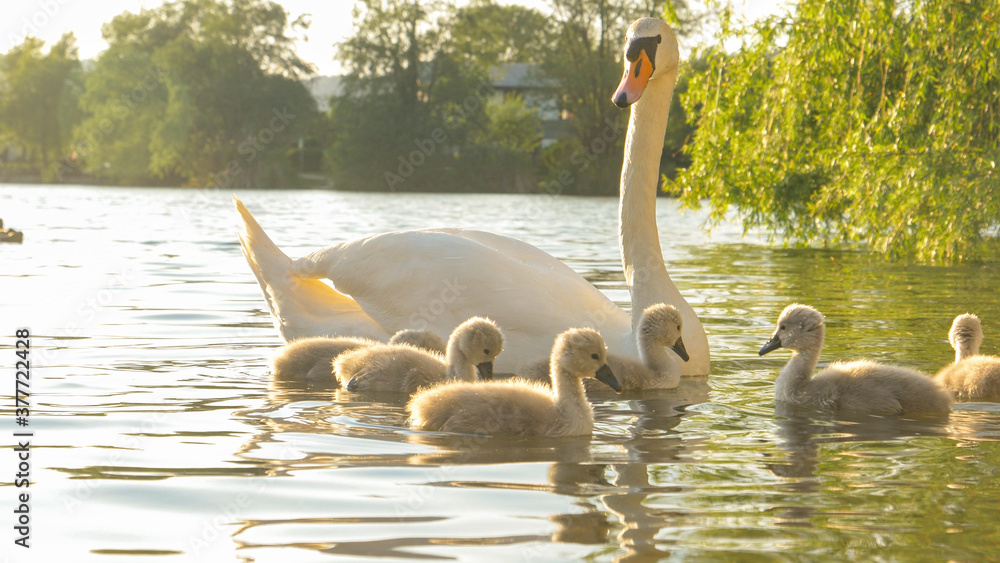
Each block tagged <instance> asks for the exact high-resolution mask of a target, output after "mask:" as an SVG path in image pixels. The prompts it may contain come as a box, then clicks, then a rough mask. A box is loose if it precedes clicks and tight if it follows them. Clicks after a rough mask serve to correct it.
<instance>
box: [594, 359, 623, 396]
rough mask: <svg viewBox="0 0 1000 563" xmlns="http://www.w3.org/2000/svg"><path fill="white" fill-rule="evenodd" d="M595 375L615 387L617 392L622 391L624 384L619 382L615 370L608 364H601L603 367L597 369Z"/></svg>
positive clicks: (599, 379)
mask: <svg viewBox="0 0 1000 563" xmlns="http://www.w3.org/2000/svg"><path fill="white" fill-rule="evenodd" d="M594 377H596V378H597V380H598V381H600V382H601V383H604V384H606V385H607V386H608V387H610V388H612V389H614V390H615V391H616V392H618V393H621V391H622V385H621V383H618V380H617V379H616V378H615V372H613V371H611V368H609V367H608V364H604V365H603V366H601V369H599V370H597V373H595V374H594Z"/></svg>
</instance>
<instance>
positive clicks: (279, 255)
mask: <svg viewBox="0 0 1000 563" xmlns="http://www.w3.org/2000/svg"><path fill="white" fill-rule="evenodd" d="M233 202H234V203H235V204H236V210H237V211H239V213H240V217H242V218H243V232H241V233H239V235H238V236H239V239H240V246H241V248H242V249H243V256H244V257H245V258H246V260H247V264H249V265H250V270H251V271H253V275H254V277H256V278H257V283H258V284H260V288H261V291H263V292H264V298H265V299H266V300H267V306H268V308H269V309H270V310H271V317H272V318H273V319H274V327H275V328H276V329H278V332H279V333H280V334H281V337H282V338H283V339H285V340H286V341H289V340H294V339H296V338H302V337H305V336H320V335H330V336H332V335H349V336H368V337H370V338H385V336H386V332H385V331H384V330H383V329H382V328H381V327H380V326H378V324H377V323H375V322H374V321H373V320H372V319H371V318H370V317H369V316H368V315H367V314H365V312H364V311H363V310H362V309H361V307H360V306H359V305H358V304H357V302H356V301H354V300H353V299H351V298H350V297H348V296H346V295H343V294H341V293H339V292H337V291H336V290H335V289H333V288H332V287H330V286H328V285H326V284H325V283H323V282H322V281H319V280H313V279H304V278H299V277H295V276H293V275H292V274H291V265H292V259H291V258H289V257H288V256H287V255H286V254H285V253H284V252H282V251H281V249H280V248H278V246H277V245H276V244H274V241H272V240H271V238H270V237H269V236H267V233H265V232H264V229H263V228H261V226H260V224H259V223H257V220H256V219H254V216H253V215H251V214H250V211H249V210H248V209H247V208H246V206H245V205H243V202H242V201H240V200H239V198H237V197H236V196H233Z"/></svg>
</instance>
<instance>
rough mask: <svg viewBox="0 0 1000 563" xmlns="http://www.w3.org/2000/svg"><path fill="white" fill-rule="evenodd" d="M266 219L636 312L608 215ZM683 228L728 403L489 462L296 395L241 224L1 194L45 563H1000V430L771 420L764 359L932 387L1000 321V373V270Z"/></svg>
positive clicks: (623, 411) (216, 211)
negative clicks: (876, 373)
mask: <svg viewBox="0 0 1000 563" xmlns="http://www.w3.org/2000/svg"><path fill="white" fill-rule="evenodd" d="M240 195H241V196H242V197H243V199H244V201H245V202H246V203H247V204H248V205H249V206H250V207H251V209H253V210H254V212H255V214H256V215H257V217H258V219H259V220H260V221H261V222H262V224H264V225H265V226H266V228H267V229H268V231H269V233H270V234H271V235H272V236H273V237H274V238H275V240H276V242H277V243H278V244H279V245H281V246H282V248H283V249H285V250H286V251H287V252H288V253H289V254H290V255H292V256H298V255H301V254H303V253H305V252H307V251H310V250H313V249H315V248H316V247H318V246H320V245H322V244H325V243H327V242H333V241H339V240H345V239H351V238H355V237H357V236H361V235H364V234H370V233H373V232H379V231H386V230H393V229H403V228H417V227H430V226H443V225H455V226H463V225H464V226H474V227H476V228H484V229H487V230H491V231H496V232H501V233H505V234H510V235H512V236H516V237H519V238H522V239H524V240H526V241H528V242H530V243H532V244H535V245H536V246H539V247H540V248H542V249H544V250H546V251H548V252H550V253H552V254H554V255H555V256H557V257H559V258H561V259H564V260H566V261H567V262H568V263H570V264H571V265H572V266H573V267H574V268H576V269H577V270H578V271H580V272H581V273H582V274H583V275H585V276H586V277H587V278H588V279H589V280H591V281H592V282H593V283H594V284H595V285H597V286H598V287H599V288H600V289H601V290H602V291H604V292H606V294H607V295H609V296H610V297H611V298H612V299H613V300H615V301H616V302H617V303H619V304H621V305H624V306H627V305H628V293H627V290H626V288H625V286H624V282H623V278H622V275H621V271H620V264H619V263H618V248H617V244H616V242H615V241H616V239H615V237H616V232H617V225H616V213H617V205H616V201H615V200H612V199H601V198H579V199H576V198H574V199H567V198H547V197H537V198H536V197H532V196H440V195H396V196H392V197H386V196H380V195H377V194H338V193H328V192H294V191H293V192H272V191H266V192H251V193H246V194H240ZM659 205H660V209H659V223H660V229H661V233H663V239H664V240H663V247H664V253H665V257H666V260H667V262H668V267H669V269H670V272H671V275H672V276H673V278H674V279H675V281H676V282H677V284H678V286H679V287H680V288H681V290H682V291H683V292H684V294H685V295H686V296H687V297H688V299H689V301H690V302H691V303H692V305H693V306H694V307H695V308H696V310H697V311H698V313H699V315H700V316H701V318H702V319H703V322H704V324H705V327H706V330H707V331H708V333H709V339H710V342H711V346H712V350H713V366H712V373H711V375H710V376H709V377H708V378H685V379H684V380H683V381H682V383H681V386H680V387H679V388H677V389H672V390H659V391H651V392H645V393H627V394H621V395H617V394H615V393H613V392H611V391H610V390H608V391H603V392H601V393H599V394H597V395H595V396H594V397H593V401H594V405H595V430H594V435H593V437H592V438H573V439H566V438H561V439H548V438H500V437H494V438H489V437H482V436H462V435H453V434H446V433H433V432H416V431H412V430H410V429H409V428H408V427H407V425H406V412H405V397H399V396H395V395H382V396H372V395H359V394H352V393H347V392H345V391H343V390H331V389H327V388H324V387H323V386H322V385H312V386H306V385H296V384H294V383H288V382H275V381H271V380H270V378H269V377H268V367H267V359H268V357H269V355H270V354H271V353H273V351H274V350H275V349H276V347H277V346H278V345H279V344H280V342H279V340H278V338H277V335H276V332H275V330H274V328H273V326H272V324H271V319H270V317H269V314H268V312H267V310H266V306H265V304H264V301H263V298H262V297H261V295H260V294H259V290H258V288H257V285H256V283H255V281H254V279H253V277H252V275H251V274H250V272H249V270H248V268H247V267H246V264H245V263H244V261H243V257H242V256H241V254H240V251H239V248H238V245H237V244H236V240H235V231H236V229H237V228H238V225H237V220H236V216H235V213H234V212H233V210H232V208H231V203H230V201H229V194H221V193H213V192H191V191H185V190H132V189H107V188H44V187H11V186H6V187H2V188H0V210H2V212H3V213H2V215H3V216H4V218H5V219H7V220H8V221H9V222H10V223H11V224H14V223H15V221H14V218H15V217H16V218H17V221H16V224H17V225H18V226H19V227H20V228H23V230H24V231H25V243H24V245H23V246H18V247H4V248H0V257H2V258H0V260H2V262H0V263H2V264H3V268H2V270H0V284H2V289H3V291H0V303H2V310H3V312H4V320H3V321H2V322H4V323H7V324H4V326H3V327H2V330H3V334H12V333H13V329H14V327H18V326H28V327H30V328H31V331H32V334H33V341H32V346H33V348H32V353H33V356H32V359H33V364H32V366H33V370H34V373H35V374H36V380H35V381H34V385H35V387H34V388H33V393H34V394H33V396H32V400H33V401H34V403H33V405H34V408H33V411H32V426H31V429H32V430H33V431H34V432H35V433H36V434H35V437H33V442H32V446H33V448H34V449H33V450H32V451H33V453H32V455H33V458H32V460H33V465H32V479H33V480H34V481H35V482H36V483H37V488H36V489H33V490H37V492H36V493H35V494H34V495H33V496H32V515H33V516H32V517H33V519H34V522H36V525H35V527H34V528H33V530H32V541H33V551H32V555H33V556H36V557H37V556H38V555H40V554H41V555H42V556H43V557H44V556H46V555H49V554H51V555H53V556H56V555H58V556H62V558H64V559H66V558H67V557H66V556H69V557H68V559H70V560H74V561H78V560H90V559H93V560H104V559H108V558H109V557H113V556H118V557H117V558H118V559H121V555H126V556H131V557H132V558H135V557H137V556H141V555H158V556H161V557H169V556H178V557H183V558H192V559H202V560H211V561H217V560H233V559H241V560H255V561H272V560H275V561H286V560H289V559H310V558H317V557H319V558H320V559H324V560H326V559H331V558H332V559H346V560H358V559H367V558H372V557H387V558H391V559H396V560H409V559H427V560H453V559H462V560H505V561H506V560H510V561H555V560H567V559H581V558H593V559H596V560H602V561H606V560H614V561H653V560H659V559H684V560H706V561H708V560H710V561H716V560H727V559H734V560H743V559H757V558H764V557H767V558H774V557H776V553H777V552H778V550H780V551H781V554H782V556H785V557H786V558H788V559H793V560H794V559H804V558H809V559H813V558H820V559H846V558H850V559H861V560H871V559H878V560H910V559H927V558H930V559H934V560H947V559H952V560H963V561H971V560H990V559H996V558H997V556H998V554H1000V538H998V536H997V535H996V532H995V530H996V524H995V523H996V522H997V521H998V519H1000V514H998V513H1000V480H998V479H997V469H996V468H997V467H1000V405H996V404H989V403H978V404H975V403H969V404H961V405H956V406H955V408H954V410H953V412H952V413H951V414H950V416H948V417H946V418H926V417H908V418H892V417H889V418H886V417H851V416H844V415H836V416H834V415H829V414H822V413H817V412H814V411H809V410H802V409H796V408H790V407H788V406H786V405H775V403H774V386H773V382H774V379H775V377H776V376H777V371H778V370H779V369H780V367H781V365H782V364H783V363H784V362H785V361H786V360H787V356H781V355H776V356H774V357H771V356H769V357H767V358H765V359H761V358H759V357H757V352H756V351H757V349H759V348H760V345H761V344H762V343H763V342H764V341H765V340H766V339H767V338H768V337H769V335H770V332H771V330H772V328H773V322H774V319H775V318H776V316H777V314H778V312H779V311H780V310H781V309H782V308H783V307H784V306H785V305H787V304H788V303H790V302H792V301H801V302H806V303H809V304H811V305H813V306H816V307H817V308H819V309H820V310H821V311H823V312H824V313H825V314H826V316H827V325H828V329H827V345H826V349H825V350H824V354H823V357H822V358H821V364H825V363H828V362H829V361H832V360H834V359H850V358H854V357H860V356H866V357H871V358H873V359H877V360H883V361H895V362H899V363H903V364H906V365H910V366H913V367H916V368H920V369H923V370H926V371H930V372H933V371H936V369H938V368H939V367H940V366H942V365H944V364H945V363H947V362H948V361H950V360H951V358H952V351H951V349H950V347H949V346H948V343H947V332H948V328H949V327H950V323H951V320H952V319H953V318H954V316H955V315H956V314H958V313H963V312H975V313H978V314H979V315H980V316H981V317H982V318H983V323H984V329H985V331H986V340H985V342H984V345H983V352H984V353H992V354H996V353H997V350H998V349H997V346H998V342H1000V292H997V291H996V288H997V287H998V282H1000V267H998V263H997V262H986V263H980V264H969V265H961V266H948V267H940V266H939V267H929V266H914V265H908V264H884V263H880V262H878V261H875V260H871V259H869V258H868V257H867V256H866V255H864V254H863V253H860V252H856V251H830V250H802V249H780V248H768V247H765V246H762V245H760V244H756V243H755V242H754V241H752V240H751V241H747V240H743V239H740V238H739V228H738V227H735V226H723V227H720V228H718V229H716V230H715V231H714V232H713V234H712V236H711V237H708V236H707V235H705V234H704V233H703V232H702V231H701V230H700V228H699V227H700V225H701V223H702V222H703V220H704V214H702V213H693V212H686V213H679V212H678V211H677V209H676V208H675V207H674V205H673V202H671V201H669V200H661V201H660V202H659ZM580 217H586V218H587V220H586V223H587V224H586V227H585V228H584V227H581V225H580V219H579V218H580ZM140 219H141V220H140ZM8 342H9V340H8V341H6V342H0V344H2V345H3V346H4V347H5V349H6V347H7V346H8ZM3 409H4V410H3V413H2V414H4V415H7V416H10V415H12V413H11V412H10V411H11V408H10V405H4V407H3ZM6 489H7V490H6V492H5V493H4V494H10V495H11V496H13V493H14V491H15V490H14V489H13V488H12V487H11V486H10V485H9V484H8V485H7V487H6ZM15 555H16V554H15ZM126 558H128V557H126ZM175 558H177V557H175Z"/></svg>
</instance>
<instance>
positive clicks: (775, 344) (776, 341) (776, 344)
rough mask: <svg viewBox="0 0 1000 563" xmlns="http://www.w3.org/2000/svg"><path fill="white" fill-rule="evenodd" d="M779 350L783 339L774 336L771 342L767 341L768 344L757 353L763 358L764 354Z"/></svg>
mask: <svg viewBox="0 0 1000 563" xmlns="http://www.w3.org/2000/svg"><path fill="white" fill-rule="evenodd" d="M778 348H781V339H780V338H778V335H777V334H775V335H774V336H772V337H771V339H770V340H768V341H767V344H765V345H764V346H763V347H762V348H761V349H760V352H757V353H758V354H760V355H761V356H763V355H764V354H767V353H768V352H770V351H772V350H777V349H778Z"/></svg>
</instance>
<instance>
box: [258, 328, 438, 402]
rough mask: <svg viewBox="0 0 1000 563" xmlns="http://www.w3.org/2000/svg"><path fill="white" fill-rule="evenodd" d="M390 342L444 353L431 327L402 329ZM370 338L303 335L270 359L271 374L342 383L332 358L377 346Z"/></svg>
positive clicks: (301, 379) (278, 377)
mask: <svg viewBox="0 0 1000 563" xmlns="http://www.w3.org/2000/svg"><path fill="white" fill-rule="evenodd" d="M389 343H390V344H410V345H412V346H416V347H418V348H423V349H425V350H428V351H432V352H438V353H441V354H443V353H444V351H445V344H444V341H443V340H441V337H440V336H438V335H436V334H434V333H433V332H431V331H429V330H412V329H407V330H401V331H399V332H397V333H396V334H394V335H393V336H392V338H391V339H390V340H389ZM378 344H379V342H378V341H376V340H372V339H370V338H352V337H347V336H341V337H324V336H317V337H312V338H300V339H298V340H293V341H292V342H289V343H288V344H285V345H284V346H282V347H281V348H279V349H278V352H277V353H276V354H275V356H274V358H273V359H272V360H271V373H272V375H273V377H274V378H275V379H277V380H281V381H307V382H313V383H318V382H321V381H323V382H327V381H328V382H329V384H330V385H331V386H332V387H333V388H336V387H339V386H340V384H339V382H338V381H337V379H336V378H335V377H334V375H333V360H334V359H336V358H337V356H339V355H341V354H343V353H344V352H347V351H349V350H356V349H358V348H366V347H369V346H375V345H378Z"/></svg>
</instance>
